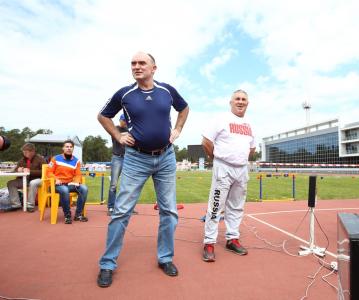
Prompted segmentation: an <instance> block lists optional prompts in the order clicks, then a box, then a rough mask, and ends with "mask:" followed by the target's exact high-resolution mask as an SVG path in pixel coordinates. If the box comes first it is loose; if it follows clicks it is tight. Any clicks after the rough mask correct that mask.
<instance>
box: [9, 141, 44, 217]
mask: <svg viewBox="0 0 359 300" xmlns="http://www.w3.org/2000/svg"><path fill="white" fill-rule="evenodd" d="M21 150H22V153H23V157H22V158H21V159H20V160H19V161H18V163H17V165H16V167H15V169H14V172H19V173H22V172H25V173H29V175H28V183H29V194H28V201H27V211H28V212H34V211H35V198H36V193H37V189H38V188H39V186H40V185H41V173H42V165H43V164H46V161H45V159H44V158H43V157H42V156H41V155H39V154H37V153H36V150H35V145H34V144H31V143H26V144H25V145H24V146H22V148H21ZM7 188H8V190H9V196H10V205H11V207H10V209H9V210H17V209H21V203H20V198H19V194H18V191H17V190H18V189H21V188H22V177H17V178H16V179H13V180H10V181H8V183H7Z"/></svg>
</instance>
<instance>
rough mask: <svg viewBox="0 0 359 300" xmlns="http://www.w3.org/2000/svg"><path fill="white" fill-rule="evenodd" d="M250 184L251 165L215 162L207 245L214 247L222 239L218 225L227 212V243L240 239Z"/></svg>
mask: <svg viewBox="0 0 359 300" xmlns="http://www.w3.org/2000/svg"><path fill="white" fill-rule="evenodd" d="M248 180H249V175H248V168H247V165H244V166H240V167H237V166H232V165H230V164H227V163H226V162H224V161H221V160H218V159H214V161H213V174H212V184H211V190H210V193H209V199H208V209H207V215H206V222H205V227H204V232H205V236H204V243H205V244H214V243H216V241H217V236H218V223H219V220H220V217H221V212H222V211H224V222H225V225H226V240H231V239H238V238H239V225H240V224H241V221H242V218H243V213H244V212H243V208H244V203H245V201H246V196H247V182H248Z"/></svg>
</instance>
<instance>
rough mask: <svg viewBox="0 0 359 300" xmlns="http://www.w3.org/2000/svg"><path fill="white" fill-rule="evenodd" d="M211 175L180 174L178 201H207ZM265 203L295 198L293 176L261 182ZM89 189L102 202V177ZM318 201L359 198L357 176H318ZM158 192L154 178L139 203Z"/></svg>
mask: <svg viewBox="0 0 359 300" xmlns="http://www.w3.org/2000/svg"><path fill="white" fill-rule="evenodd" d="M108 175H109V172H108V173H107V174H106V176H105V177H104V191H103V197H104V199H107V194H108V187H109V178H108ZM211 176H212V173H211V172H208V171H179V172H177V202H178V203H199V202H207V199H208V192H209V188H210V184H211ZM250 177H251V179H250V181H249V183H248V196H247V201H259V179H257V178H258V174H257V173H252V174H250ZM7 180H10V178H9V177H0V188H1V187H6V182H7ZM262 183H263V185H262V187H263V189H262V198H263V200H282V199H290V198H292V177H265V175H263V179H262ZM86 184H87V185H88V187H89V196H88V202H99V201H100V199H101V177H95V178H93V177H86ZM295 186H296V189H295V196H296V197H295V199H296V200H303V199H307V194H308V176H307V175H296V180H295ZM317 188H318V199H359V177H358V176H333V175H331V176H322V177H321V176H318V179H317ZM154 202H155V192H154V188H153V182H152V180H151V179H149V180H148V181H147V183H146V184H145V187H144V189H143V191H142V194H141V197H140V200H139V203H154Z"/></svg>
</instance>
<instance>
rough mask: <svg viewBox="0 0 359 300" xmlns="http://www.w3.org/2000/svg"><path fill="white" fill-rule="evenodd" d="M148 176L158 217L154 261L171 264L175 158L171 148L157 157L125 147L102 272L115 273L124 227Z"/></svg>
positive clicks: (176, 217) (174, 217)
mask: <svg viewBox="0 0 359 300" xmlns="http://www.w3.org/2000/svg"><path fill="white" fill-rule="evenodd" d="M150 176H152V179H153V183H154V188H155V191H156V196H157V204H158V207H159V215H160V224H159V228H158V237H157V260H158V262H159V263H166V262H170V261H172V257H173V255H174V233H175V230H176V226H177V222H178V214H177V207H176V158H175V153H174V150H173V146H171V147H170V148H168V149H167V151H166V152H164V153H162V154H161V155H159V156H151V155H148V154H143V153H140V152H138V151H136V150H134V149H132V148H130V147H126V155H125V159H124V164H123V169H122V175H121V183H120V192H119V194H118V196H117V198H116V202H115V211H114V214H113V215H112V217H111V218H112V219H111V221H110V223H109V224H108V230H107V242H106V250H105V253H104V255H103V256H102V257H101V259H100V261H99V265H100V268H101V269H109V270H114V269H116V267H117V262H116V260H117V257H118V256H119V254H120V251H121V249H122V245H123V236H124V234H125V230H126V227H127V225H128V222H129V219H130V217H131V214H132V211H133V209H134V208H135V205H136V202H137V200H138V198H139V196H140V193H141V190H142V188H143V185H144V184H145V182H146V181H147V179H148V178H149V177H150Z"/></svg>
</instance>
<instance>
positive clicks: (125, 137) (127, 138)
mask: <svg viewBox="0 0 359 300" xmlns="http://www.w3.org/2000/svg"><path fill="white" fill-rule="evenodd" d="M119 143H120V144H121V145H127V146H131V147H132V146H134V145H135V139H134V138H133V136H132V135H131V134H130V133H128V132H125V133H121V137H120V140H119Z"/></svg>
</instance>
